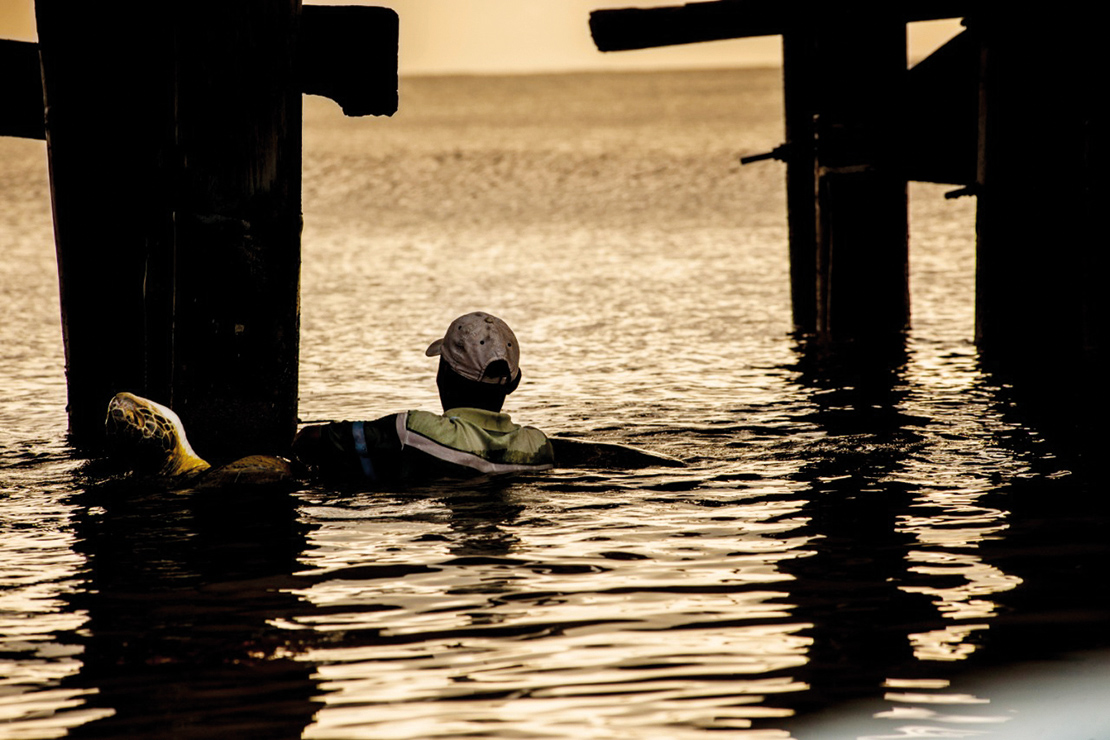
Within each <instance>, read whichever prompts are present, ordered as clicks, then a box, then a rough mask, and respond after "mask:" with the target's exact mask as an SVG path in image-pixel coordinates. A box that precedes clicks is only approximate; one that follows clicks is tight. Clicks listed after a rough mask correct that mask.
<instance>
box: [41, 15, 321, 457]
mask: <svg viewBox="0 0 1110 740" xmlns="http://www.w3.org/2000/svg"><path fill="white" fill-rule="evenodd" d="M299 13H300V3H299V0H285V2H279V3H272V2H246V3H238V2H237V3H224V2H218V1H216V0H210V1H208V2H193V1H190V2H185V1H184V0H181V1H180V2H175V3H144V2H136V1H134V0H130V1H128V0H121V2H118V3H113V4H109V5H103V4H93V3H78V4H76V5H75V4H73V3H68V2H63V1H62V0H38V2H37V5H36V14H37V20H38V31H39V40H40V52H41V55H42V65H43V76H44V80H45V97H46V105H47V119H46V122H47V127H46V128H47V143H48V149H49V153H50V168H51V187H52V196H53V203H54V214H55V238H56V243H57V251H58V263H59V280H60V285H61V301H62V317H63V334H64V341H65V344H66V375H67V383H68V390H69V419H70V433H71V440H72V441H73V442H74V443H75V444H77V445H78V446H82V447H95V446H97V444H98V443H99V442H100V440H101V438H102V433H103V432H102V430H103V421H104V411H105V408H106V406H107V402H108V399H109V398H110V397H111V396H112V395H113V394H114V393H116V392H118V391H121V390H128V391H133V392H137V393H141V394H143V395H147V396H150V397H152V398H154V399H155V400H158V401H161V402H164V403H168V404H169V405H171V406H172V407H173V408H175V409H176V410H177V411H178V413H179V414H180V415H181V417H182V419H183V420H184V421H185V423H186V426H187V428H188V429H189V430H190V437H191V440H192V441H193V444H194V446H195V447H196V448H197V450H198V451H200V452H201V453H202V454H204V455H205V456H210V457H212V458H214V459H217V460H218V459H220V458H223V457H229V456H234V455H239V454H243V453H244V452H257V451H263V450H265V451H273V450H280V449H284V447H285V445H287V444H288V442H289V439H290V438H291V435H292V433H293V431H294V428H295V423H296V396H297V356H298V352H297V350H298V328H299V327H298V316H299V306H298V297H297V296H298V285H299V267H300V154H301V131H300V129H301V93H300V89H299V81H298V79H297V76H296V73H295V64H296V41H297V24H298V21H299Z"/></svg>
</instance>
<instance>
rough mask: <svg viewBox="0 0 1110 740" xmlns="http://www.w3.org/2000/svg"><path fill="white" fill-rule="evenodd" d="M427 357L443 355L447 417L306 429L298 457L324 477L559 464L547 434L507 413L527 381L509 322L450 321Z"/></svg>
mask: <svg viewBox="0 0 1110 740" xmlns="http://www.w3.org/2000/svg"><path fill="white" fill-rule="evenodd" d="M425 354H426V355H428V356H429V357H435V356H439V371H438V373H437V375H436V385H437V386H438V387H439V398H440V403H441V404H442V405H443V411H444V412H443V414H434V413H431V412H429V411H404V412H401V413H399V414H391V415H389V416H384V417H382V418H380V419H377V420H374V421H353V422H352V421H342V422H333V423H330V424H316V425H312V426H307V427H305V428H303V429H301V430H300V431H299V432H298V433H297V436H296V438H295V439H294V440H293V454H294V456H295V457H296V458H297V459H298V460H300V461H301V462H302V463H304V464H305V465H306V466H308V467H309V468H310V469H313V470H315V471H317V472H318V473H320V474H321V475H323V476H326V477H342V478H347V479H353V480H361V481H366V482H370V483H390V482H396V481H409V480H421V479H423V480H427V479H430V478H438V477H444V476H455V477H457V476H460V475H474V474H480V473H495V474H496V473H516V472H526V471H539V470H548V469H550V468H552V467H554V462H555V460H554V454H553V452H552V447H551V442H550V441H549V440H548V439H547V437H546V436H545V435H544V433H543V432H541V431H540V430H538V429H534V428H532V427H523V426H520V425H518V424H514V423H513V421H512V419H510V418H509V415H508V414H505V413H502V412H501V407H502V405H503V404H504V402H505V396H507V395H509V394H510V393H512V392H513V391H514V390H516V388H517V386H518V385H520V378H521V373H520V366H519V360H520V347H519V345H518V344H517V340H516V336H515V335H514V334H513V331H512V329H510V328H509V326H508V324H506V323H505V322H504V321H502V320H501V319H499V318H497V317H496V316H491V315H489V314H487V313H482V312H475V313H468V314H466V315H465V316H460V317H459V318H457V319H455V320H454V321H453V322H451V326H450V327H449V328H448V329H447V334H446V335H444V337H443V338H442V339H437V340H436V341H434V342H432V344H431V346H430V347H428V349H427V351H426V352H425Z"/></svg>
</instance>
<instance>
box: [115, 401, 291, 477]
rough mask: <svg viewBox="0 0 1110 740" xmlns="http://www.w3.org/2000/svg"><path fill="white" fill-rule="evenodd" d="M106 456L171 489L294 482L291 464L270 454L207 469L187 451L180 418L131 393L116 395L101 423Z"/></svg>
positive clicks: (203, 463) (209, 465)
mask: <svg viewBox="0 0 1110 740" xmlns="http://www.w3.org/2000/svg"><path fill="white" fill-rule="evenodd" d="M104 430H105V434H106V438H107V441H108V454H109V456H110V457H111V458H112V459H114V460H116V461H118V462H120V463H123V464H124V465H126V467H128V468H129V469H131V470H133V471H134V472H135V473H136V474H140V475H149V476H154V477H158V478H164V479H165V480H166V481H167V483H168V484H170V485H172V486H173V487H175V488H191V489H196V488H223V487H229V486H272V485H278V484H283V483H289V482H291V481H293V480H294V475H293V466H292V464H291V463H290V462H289V461H288V460H286V459H285V458H282V457H277V456H275V455H248V456H247V457H243V458H240V459H238V460H235V461H233V462H230V463H227V464H225V465H219V466H213V465H211V464H210V463H209V462H208V461H207V460H205V459H204V458H202V457H201V456H200V455H198V454H197V453H196V451H195V450H193V447H192V445H190V444H189V439H188V437H187V436H186V435H185V426H184V425H183V424H182V423H181V418H180V417H179V416H178V415H177V414H176V413H175V412H174V411H173V410H172V409H170V408H169V407H167V406H164V405H162V404H160V403H157V402H155V401H151V400H150V399H148V398H143V397H142V396H137V395H135V394H134V393H117V394H116V395H115V396H114V397H113V398H112V400H111V401H110V402H109V403H108V414H107V417H106V418H105V420H104Z"/></svg>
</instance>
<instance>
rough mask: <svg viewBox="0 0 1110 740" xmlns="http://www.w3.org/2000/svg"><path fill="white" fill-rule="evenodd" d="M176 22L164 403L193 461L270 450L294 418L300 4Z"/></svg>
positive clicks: (199, 14)
mask: <svg viewBox="0 0 1110 740" xmlns="http://www.w3.org/2000/svg"><path fill="white" fill-rule="evenodd" d="M176 14H177V18H176V23H175V29H176V38H175V49H176V55H175V67H174V71H175V80H176V87H175V102H176V122H177V127H176V142H175V143H176V151H177V156H178V157H179V164H180V176H179V182H178V184H177V194H176V203H175V208H174V218H175V225H176V229H177V241H176V245H175V260H174V273H175V279H174V283H175V298H174V322H175V327H174V347H173V351H174V377H173V394H172V398H171V404H172V406H173V407H174V408H175V409H176V410H177V412H178V413H179V414H180V415H181V418H182V420H183V421H184V422H185V423H186V425H187V427H188V428H189V429H190V430H193V433H194V434H195V436H196V440H195V442H194V445H195V446H196V448H197V451H198V452H200V453H201V454H207V455H209V456H214V457H216V458H220V457H227V456H230V455H235V454H241V453H242V452H245V451H248V450H254V451H273V450H280V449H284V446H285V445H287V444H288V443H289V441H290V439H291V438H292V434H293V432H294V430H295V424H296V410H297V359H298V346H299V302H298V290H299V276H300V231H301V92H300V87H299V81H298V79H297V75H296V66H295V63H296V59H297V54H296V52H297V46H296V44H297V31H298V21H299V15H300V0H280V1H277V2H273V1H271V2H263V1H262V0H254V1H252V2H234V3H229V2H226V0H206V1H202V2H198V1H196V0H189V1H188V2H185V1H184V0H183V1H182V2H178V3H177V5H176Z"/></svg>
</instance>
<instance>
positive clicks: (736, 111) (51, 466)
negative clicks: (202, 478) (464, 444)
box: [0, 70, 1110, 740]
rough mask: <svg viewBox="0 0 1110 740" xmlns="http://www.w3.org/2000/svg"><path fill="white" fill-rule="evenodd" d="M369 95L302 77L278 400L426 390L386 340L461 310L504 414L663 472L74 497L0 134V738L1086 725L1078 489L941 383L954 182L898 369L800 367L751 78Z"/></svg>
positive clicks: (21, 166)
mask: <svg viewBox="0 0 1110 740" xmlns="http://www.w3.org/2000/svg"><path fill="white" fill-rule="evenodd" d="M401 101H402V102H401V105H402V109H401V112H400V113H399V114H398V115H396V116H395V117H393V118H392V119H380V120H379V119H372V120H368V119H344V118H343V117H342V116H341V114H340V113H339V112H338V109H337V108H336V107H335V106H334V105H333V104H332V103H330V102H328V101H324V100H320V99H312V98H310V99H306V108H305V153H304V213H305V230H304V238H303V244H304V247H303V256H304V265H303V270H302V294H301V300H302V324H303V331H302V344H301V393H300V396H301V402H300V409H301V417H302V419H303V420H305V421H316V420H323V419H334V418H375V417H377V416H380V415H383V414H386V413H390V412H393V411H398V410H402V409H405V408H413V407H423V408H429V409H435V408H436V407H437V403H436V395H435V388H434V383H433V380H432V379H433V374H434V366H433V364H432V363H431V361H430V360H429V359H428V358H426V357H424V354H423V349H424V347H426V346H427V343H428V342H429V341H430V340H431V339H434V338H435V337H437V336H438V335H439V334H440V333H441V332H442V330H443V328H444V327H445V326H446V325H447V324H448V323H449V322H450V320H451V319H452V318H454V317H455V316H456V315H458V314H460V313H464V312H467V311H471V310H476V309H483V310H488V311H491V312H493V313H495V314H498V315H500V316H502V317H504V318H505V319H506V320H508V321H509V323H510V324H511V325H512V326H513V327H514V328H515V329H516V332H517V334H518V336H519V338H520V340H521V344H522V347H523V358H522V366H523V368H524V377H525V382H524V383H523V385H522V386H521V388H520V390H519V391H518V392H517V393H516V394H515V395H514V396H512V397H510V400H509V404H508V410H509V411H511V412H512V413H513V415H514V418H516V419H517V420H520V421H526V422H528V423H531V424H534V425H536V426H539V427H541V428H543V429H545V430H547V431H549V432H550V433H553V434H567V435H575V436H582V437H588V438H593V439H601V440H609V441H617V442H623V443H628V444H634V445H638V446H642V447H645V448H649V449H652V450H657V451H660V452H664V453H668V454H670V455H675V456H678V457H680V458H682V459H684V460H686V461H687V462H688V463H689V466H688V467H687V468H683V469H669V468H668V469H646V470H639V471H610V470H558V471H555V472H552V473H550V474H546V475H543V476H537V477H534V478H517V479H511V480H482V481H478V482H476V483H474V484H473V485H451V486H445V485H439V486H429V487H424V488H419V489H416V490H408V491H402V490H387V491H375V492H350V491H346V492H341V491H335V490H329V489H327V488H323V487H316V486H313V487H307V488H304V489H303V490H299V491H296V492H294V493H293V494H291V495H289V496H277V497H275V496H270V497H267V498H255V497H252V496H250V495H247V494H242V495H241V496H223V497H220V498H218V499H214V498H211V497H205V496H202V495H199V494H198V495H190V494H167V493H164V492H159V491H155V490H150V489H147V488H144V487H142V486H138V485H130V486H129V485H127V484H125V483H124V484H121V483H119V482H115V483H112V484H110V485H109V484H108V483H106V482H105V481H103V480H100V479H98V478H97V476H96V474H95V473H94V472H93V469H90V467H89V466H88V461H86V460H85V459H83V458H82V457H81V456H80V455H79V454H77V453H76V452H74V451H73V450H72V449H71V448H70V447H68V446H67V444H66V439H65V425H66V419H65V401H66V399H65V378H64V371H63V356H62V341H61V330H60V325H59V318H58V302H57V300H58V299H57V284H56V276H55V265H54V257H53V237H52V231H51V216H50V203H49V188H48V184H47V176H46V152H45V146H44V145H43V144H42V143H41V142H28V141H19V140H11V139H0V162H2V165H0V306H2V311H3V313H2V316H3V321H2V322H0V389H2V391H0V738H50V737H60V736H65V735H67V734H68V735H71V736H75V737H100V738H136V737H152V738H153V737H159V738H162V737H174V738H194V737H195V738H213V737H229V738H231V737H234V738H245V737H258V738H297V737H305V738H374V739H375V740H377V739H382V738H396V739H402V738H404V739H412V740H420V739H424V738H448V737H450V738H457V737H490V738H564V737H565V738H613V739H623V738H660V739H668V740H669V739H671V738H694V737H737V738H745V739H748V738H752V739H759V740H764V739H767V740H770V739H772V738H773V739H775V740H785V739H786V738H791V737H794V738H797V740H826V739H830V738H832V739H840V738H864V737H866V738H922V737H929V738H989V739H990V740H1001V739H1007V740H1009V739H1013V738H1033V737H1037V738H1053V740H1059V739H1061V738H1075V740H1095V739H1098V740H1104V739H1105V738H1110V708H1108V702H1107V701H1106V699H1107V697H1110V630H1108V629H1107V628H1108V627H1110V598H1108V595H1107V594H1108V590H1110V586H1108V584H1110V573H1108V563H1110V544H1108V543H1110V537H1108V536H1107V525H1108V523H1110V517H1108V516H1107V506H1106V503H1105V502H1104V501H1103V500H1102V499H1101V496H1102V495H1104V494H1103V491H1104V489H1103V485H1102V484H1101V483H1100V482H1099V481H1097V480H1095V478H1094V475H1093V473H1090V472H1085V471H1088V470H1090V467H1091V466H1086V465H1083V464H1082V461H1081V460H1078V461H1077V460H1076V459H1074V456H1072V455H1071V453H1070V450H1069V449H1067V447H1066V446H1062V445H1060V444H1058V443H1056V442H1055V441H1054V439H1052V438H1050V437H1047V436H1044V435H1042V434H1040V433H1038V431H1037V429H1036V428H1034V427H1033V426H1031V425H1028V424H1027V423H1026V422H1024V421H1023V416H1022V413H1021V409H1020V408H1017V407H1015V405H1014V404H1013V402H1012V401H1011V398H1010V394H1009V391H1008V389H1007V388H1005V387H1000V386H999V385H998V384H996V383H995V382H994V381H993V380H992V378H991V377H990V376H989V375H987V374H986V373H984V372H983V371H982V370H981V369H980V366H979V361H978V356H977V353H976V350H975V347H974V345H973V344H972V343H971V337H972V331H973V296H972V286H973V273H974V202H973V201H972V200H971V199H960V200H956V201H946V200H944V199H943V197H942V196H943V192H944V188H941V187H937V186H928V185H915V186H913V187H912V189H911V213H912V221H911V252H912V266H911V268H912V292H913V296H912V297H913V311H914V318H913V322H914V328H913V330H912V332H911V333H910V335H909V337H908V339H907V342H906V347H905V353H904V356H902V357H900V358H897V359H896V361H895V362H893V363H891V364H890V365H886V366H882V367H873V366H872V367H867V366H861V365H859V364H853V363H848V362H830V361H822V360H820V359H817V358H814V357H811V356H810V354H809V353H808V352H807V351H806V350H805V348H804V347H803V346H800V345H799V344H798V343H797V342H796V341H795V340H794V339H793V338H792V337H791V336H790V329H791V325H790V305H789V290H788V277H787V236H786V219H785V206H784V188H783V175H784V173H783V170H782V167H781V165H779V164H776V163H771V162H765V163H761V164H757V165H751V166H747V167H743V168H742V167H740V166H739V164H738V157H739V156H740V155H742V154H751V153H757V152H761V151H765V150H767V149H770V148H772V147H774V146H776V145H777V144H779V143H780V142H781V139H782V120H781V94H780V78H779V74H778V72H777V71H773V70H772V71H759V70H757V71H733V72H696V73H666V74H622V75H563V76H559V75H556V76H540V77H512V78H421V79H409V80H404V81H403V83H402V90H401ZM118 217H119V218H121V219H124V218H128V217H129V213H128V204H127V197H126V193H121V194H120V203H119V213H118ZM102 239H103V245H104V248H105V249H110V248H111V244H112V234H111V233H105V234H103V235H102ZM105 289H108V290H110V289H111V286H106V288H105ZM120 341H121V342H125V341H127V338H126V337H120ZM105 351H106V352H109V351H111V348H110V347H109V348H105ZM1038 733H1040V734H1038Z"/></svg>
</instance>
